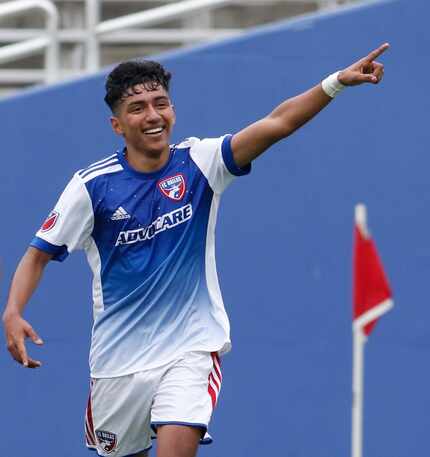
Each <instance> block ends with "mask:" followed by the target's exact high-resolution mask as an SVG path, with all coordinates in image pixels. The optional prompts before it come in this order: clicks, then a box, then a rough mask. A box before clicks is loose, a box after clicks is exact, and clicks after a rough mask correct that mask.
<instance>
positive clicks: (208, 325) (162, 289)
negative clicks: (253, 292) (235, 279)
mask: <svg viewBox="0 0 430 457" xmlns="http://www.w3.org/2000/svg"><path fill="white" fill-rule="evenodd" d="M249 171H250V166H248V167H245V168H243V169H242V168H239V167H238V166H237V165H236V164H235V162H234V160H233V155H232V150H231V136H230V135H226V136H223V137H220V138H214V139H203V140H199V139H198V138H189V139H187V140H185V141H184V142H182V143H180V144H179V145H175V146H172V147H171V148H170V157H169V160H168V162H167V163H166V165H165V166H164V167H163V168H162V169H160V170H158V171H156V172H153V173H142V172H138V171H136V170H134V169H133V168H131V167H130V165H129V164H128V162H127V160H126V157H125V150H124V151H118V152H117V153H116V154H113V155H111V156H110V157H108V158H106V159H104V160H101V161H99V162H96V163H94V164H92V165H90V166H89V167H87V168H85V169H83V170H80V171H78V172H77V173H76V174H75V175H74V176H73V178H72V179H71V181H70V182H69V184H68V185H67V187H66V189H65V190H64V192H63V194H62V195H61V197H60V199H59V201H58V203H57V204H56V206H55V208H54V210H53V211H52V212H51V214H50V215H49V216H48V218H47V219H46V221H45V223H44V224H43V225H42V227H41V228H40V230H39V231H38V232H37V234H36V237H35V238H34V239H33V241H32V242H31V245H32V246H34V247H36V248H38V249H41V250H43V251H45V252H48V253H51V254H53V256H54V257H53V258H54V259H56V260H60V261H61V260H64V259H65V258H66V257H67V255H68V254H69V253H70V252H72V251H74V250H76V249H84V250H85V252H86V255H87V259H88V262H89V264H90V267H91V269H92V272H93V275H94V278H93V310H94V312H93V315H94V325H93V330H92V340H91V349H90V368H91V376H92V377H94V378H103V377H116V376H122V375H126V374H130V373H135V372H137V371H141V370H147V369H150V368H153V367H156V366H161V365H164V364H166V363H169V362H170V361H171V360H173V359H175V358H176V357H178V356H180V355H181V354H183V353H185V352H188V351H208V352H214V351H219V352H220V353H223V352H226V351H228V350H229V349H230V335H229V333H230V329H229V322H228V318H227V315H226V312H225V309H224V304H223V301H222V297H221V293H220V289H219V284H218V278H217V273H216V267H215V243H214V241H215V222H216V214H217V210H218V204H219V199H220V195H221V193H222V192H223V191H224V189H225V188H226V187H227V186H228V184H229V183H230V182H231V181H232V180H233V178H234V176H239V175H243V174H247V173H249Z"/></svg>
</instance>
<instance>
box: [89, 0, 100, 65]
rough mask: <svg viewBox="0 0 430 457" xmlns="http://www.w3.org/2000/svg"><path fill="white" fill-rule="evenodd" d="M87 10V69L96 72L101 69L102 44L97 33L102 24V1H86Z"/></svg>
mask: <svg viewBox="0 0 430 457" xmlns="http://www.w3.org/2000/svg"><path fill="white" fill-rule="evenodd" d="M85 8H86V13H87V58H86V69H87V71H89V72H94V71H97V70H98V69H99V68H100V42H99V38H98V36H97V31H96V29H97V26H98V24H99V22H100V1H99V0H86V3H85Z"/></svg>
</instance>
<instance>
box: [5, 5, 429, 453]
mask: <svg viewBox="0 0 430 457" xmlns="http://www.w3.org/2000/svg"><path fill="white" fill-rule="evenodd" d="M429 14H430V5H429V4H428V1H427V0H397V1H389V2H380V3H376V4H374V5H371V6H368V7H360V8H353V9H349V10H346V11H344V12H341V13H337V14H334V15H325V16H310V17H308V18H305V19H302V20H299V21H294V22H292V23H291V22H290V23H289V22H285V23H280V24H279V25H276V26H271V27H266V28H262V29H260V30H258V31H256V32H255V33H253V34H249V35H245V36H244V37H242V38H240V39H236V40H232V41H226V42H224V43H222V44H217V45H213V46H208V47H207V46H206V47H200V48H197V49H195V50H193V51H190V52H179V53H173V54H169V55H165V56H163V57H162V58H161V60H162V61H163V62H164V63H165V64H166V66H167V67H168V68H169V69H170V70H171V71H172V72H173V73H174V81H173V92H172V95H173V98H174V102H175V105H176V107H177V114H178V123H177V127H176V132H175V135H174V138H173V140H175V141H176V140H179V139H181V138H184V137H186V136H190V135H194V136H199V137H204V136H217V135H221V134H223V133H225V132H235V131H237V130H239V129H240V128H242V127H243V126H245V125H246V124H247V123H249V122H251V121H253V120H256V119H258V118H259V117H261V116H263V115H265V114H266V113H268V112H269V111H270V110H271V109H272V107H274V106H275V105H276V104H278V103H279V102H280V101H282V100H283V99H284V98H288V97H290V96H292V95H295V94H297V93H298V92H300V91H303V90H305V89H306V88H308V87H309V86H311V85H313V84H315V83H317V82H318V81H319V80H321V78H323V77H324V76H325V75H327V74H329V73H331V72H332V71H334V70H336V69H338V68H342V67H343V66H345V65H347V64H349V63H352V62H353V61H354V60H355V59H357V58H359V57H361V56H363V55H364V54H365V53H367V52H368V51H369V50H371V49H373V48H374V47H376V46H377V45H379V44H380V43H382V42H385V41H389V42H390V43H391V45H392V48H391V50H390V51H389V52H387V53H386V55H384V57H383V61H384V63H385V65H386V79H385V81H384V83H383V84H382V85H381V86H378V87H374V86H371V87H361V88H356V89H351V90H347V91H346V93H343V94H342V95H341V96H339V98H338V99H336V101H335V102H334V103H332V104H331V105H330V106H329V107H328V108H327V109H326V110H325V111H324V112H323V113H322V114H321V115H319V116H318V118H317V119H316V120H314V121H313V122H312V123H311V124H309V125H307V126H306V127H304V128H303V129H302V130H300V131H299V132H298V133H297V134H295V135H294V136H293V137H291V138H290V139H288V140H286V141H283V142H281V143H280V144H278V145H276V146H275V147H273V148H272V149H271V150H270V151H269V152H267V153H266V155H265V156H263V157H262V158H260V159H258V160H257V161H256V163H255V165H254V171H253V173H252V175H251V176H250V177H246V178H243V179H241V180H240V181H238V182H236V183H235V184H234V185H233V186H232V187H231V188H230V189H229V190H228V191H227V192H226V195H225V197H224V201H223V206H222V209H221V211H220V216H219V225H218V232H217V242H218V245H217V253H218V264H219V274H220V279H221V285H222V289H223V295H224V299H225V303H226V306H227V308H228V311H229V314H230V317H231V321H232V328H233V333H232V336H233V344H234V350H233V352H232V353H231V354H230V355H229V356H228V357H226V358H225V359H224V376H225V377H224V379H225V381H224V386H223V392H222V396H221V400H220V404H219V408H218V409H217V411H216V413H215V417H214V420H213V424H212V426H211V432H212V434H213V435H214V437H215V444H213V445H212V446H209V447H205V448H203V449H201V454H200V455H201V456H207V457H216V456H221V455H223V456H235V457H249V456H268V455H282V456H285V457H309V456H312V457H333V456H342V457H344V456H347V455H348V454H349V448H350V422H351V420H350V410H351V249H352V247H351V246H352V222H353V208H354V205H355V204H356V203H357V202H359V201H363V202H365V203H367V205H368V208H369V216H370V226H371V228H372V229H373V233H374V237H375V239H376V241H377V243H378V246H379V251H380V253H381V256H382V258H383V260H384V263H385V265H386V269H387V273H388V276H389V278H390V280H391V283H392V286H393V289H394V292H395V308H394V310H393V311H391V312H390V313H389V314H388V315H386V316H385V317H383V318H382V320H381V321H380V322H379V323H378V325H377V327H376V329H375V331H374V333H373V334H372V335H371V338H370V340H369V343H368V344H367V348H366V352H367V363H366V404H365V438H366V439H365V456H366V457H410V456H413V455H416V456H418V455H419V456H426V455H430V443H429V440H428V430H429V427H430V414H429V410H430V393H429V385H430V366H429V363H428V357H429V350H430V325H429V323H430V304H429V296H430V290H429V284H430V281H429V278H430V242H429V236H428V235H429V233H430V217H429V208H430V187H429V184H428V181H429V179H428V174H429V172H428V170H429V169H430V156H429V152H430V133H429V132H430V128H429V126H428V119H429V117H428V113H429V112H430V96H429V92H428V74H429V70H430V65H429V54H430V51H429V50H430V33H429V29H428V17H429ZM103 78H104V74H100V75H97V76H95V77H92V78H89V79H82V80H78V81H75V82H72V83H69V84H65V85H60V86H56V87H53V88H49V89H43V90H39V91H31V92H28V93H26V94H24V95H22V96H19V97H15V98H11V99H9V100H5V101H3V102H1V103H0V119H1V126H2V137H3V153H2V160H3V162H2V167H1V169H0V195H1V196H2V200H1V214H2V222H3V225H2V229H1V230H2V231H1V237H0V255H1V263H2V266H1V268H2V270H3V278H2V282H1V299H2V302H4V301H5V299H6V293H7V287H8V283H9V281H10V278H11V275H12V272H13V270H14V268H15V266H16V263H17V261H18V259H19V257H20V256H21V255H22V254H23V252H24V250H25V249H26V246H27V244H28V242H29V241H30V239H31V238H32V236H33V233H34V232H35V230H36V229H37V228H38V227H39V226H40V224H41V222H42V220H43V219H44V217H45V215H46V214H47V213H48V212H49V211H50V209H51V207H52V206H53V204H54V203H55V201H56V198H57V196H58V195H59V193H60V192H61V190H62V189H63V187H64V185H65V183H66V182H67V180H68V179H69V177H70V176H71V175H72V173H73V172H74V171H75V170H76V169H78V168H80V167H83V166H85V165H86V164H88V163H90V162H91V161H94V160H96V159H98V158H100V157H104V156H106V155H108V154H110V153H112V151H114V149H115V148H116V147H117V145H119V144H120V143H119V140H118V139H117V138H116V137H114V136H113V134H112V133H111V131H110V127H109V123H108V116H109V113H108V111H107V109H106V108H105V107H104V105H103V101H102V98H103ZM89 294H90V275H89V269H88V267H87V266H86V265H85V260H84V257H83V255H81V254H77V255H74V256H72V257H71V258H70V259H68V260H67V262H65V263H64V264H63V265H61V266H60V265H58V264H52V265H49V266H48V268H47V271H46V276H45V278H44V280H43V282H42V284H41V286H40V288H39V290H38V291H37V293H36V295H35V297H34V299H33V300H32V303H31V305H30V306H29V308H28V312H27V314H26V316H27V318H28V319H29V320H30V322H31V323H32V324H33V325H34V327H35V328H36V329H37V330H38V331H39V332H40V334H41V336H42V337H43V338H44V340H45V346H44V347H43V348H42V349H37V348H33V347H31V349H30V352H31V353H32V354H35V355H37V356H38V357H40V358H41V359H42V360H43V362H44V366H43V368H42V369H40V370H34V371H24V370H23V369H22V368H21V367H19V366H18V365H16V364H14V363H13V362H12V361H11V360H10V359H9V357H8V354H7V353H6V351H4V350H3V351H1V352H0V373H1V387H2V388H1V389H0V399H1V402H0V405H1V407H0V408H1V409H0V411H1V413H0V430H1V433H2V438H1V439H0V455H2V456H14V457H34V456H38V455H41V456H42V455H43V456H45V457H54V456H55V457H56V456H62V457H80V456H86V455H88V453H87V451H86V450H85V448H84V447H83V444H82V443H83V441H82V440H83V433H82V427H83V426H82V415H83V410H84V407H85V401H86V395H87V385H88V368H87V351H88V346H89V333H90V327H91V305H90V301H89Z"/></svg>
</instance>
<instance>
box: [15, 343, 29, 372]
mask: <svg viewBox="0 0 430 457" xmlns="http://www.w3.org/2000/svg"><path fill="white" fill-rule="evenodd" d="M16 347H17V349H18V354H19V356H20V357H21V363H22V364H23V365H24V366H25V367H28V356H27V351H26V349H25V344H24V342H23V341H17V343H16Z"/></svg>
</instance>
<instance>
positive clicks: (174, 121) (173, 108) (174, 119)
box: [171, 103, 176, 125]
mask: <svg viewBox="0 0 430 457" xmlns="http://www.w3.org/2000/svg"><path fill="white" fill-rule="evenodd" d="M171 106H172V111H173V121H172V125H175V124H176V111H175V105H174V104H173V103H172V105H171Z"/></svg>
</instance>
